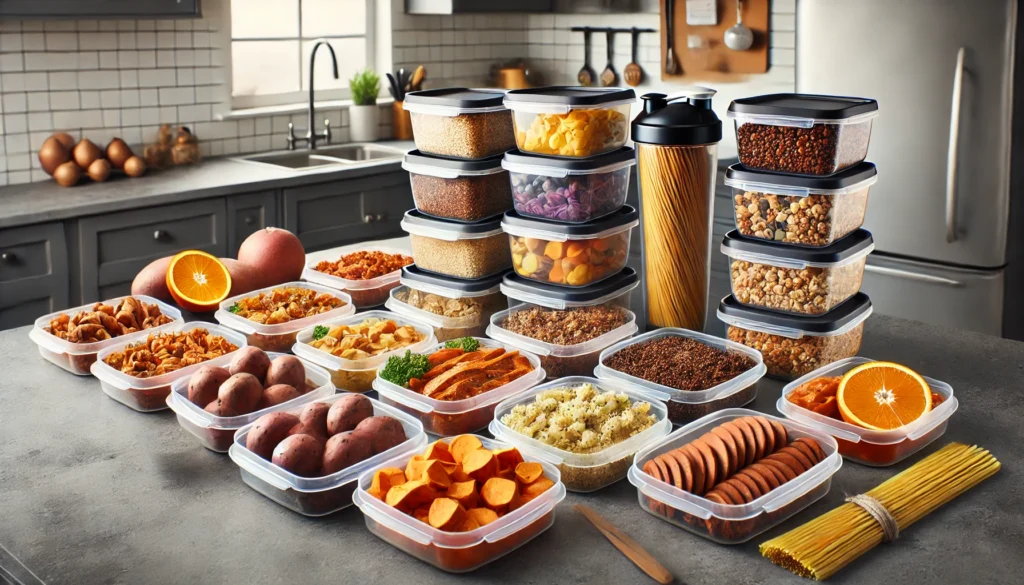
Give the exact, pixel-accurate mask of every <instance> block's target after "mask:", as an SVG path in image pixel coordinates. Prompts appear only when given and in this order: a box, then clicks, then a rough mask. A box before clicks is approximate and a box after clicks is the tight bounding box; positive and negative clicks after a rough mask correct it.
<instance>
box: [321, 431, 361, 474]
mask: <svg viewBox="0 0 1024 585" xmlns="http://www.w3.org/2000/svg"><path fill="white" fill-rule="evenodd" d="M372 455H373V446H372V445H371V442H370V440H369V438H368V437H366V436H364V435H360V434H356V433H354V432H352V431H346V432H344V433H338V434H337V435H334V436H333V437H331V438H330V439H327V446H326V447H324V462H323V469H322V471H323V474H324V475H330V474H332V473H334V472H336V471H341V470H342V469H345V468H346V467H348V466H350V465H355V464H356V463H359V462H360V461H362V460H363V459H367V458H369V457H370V456H372Z"/></svg>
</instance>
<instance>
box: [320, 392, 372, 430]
mask: <svg viewBox="0 0 1024 585" xmlns="http://www.w3.org/2000/svg"><path fill="white" fill-rule="evenodd" d="M371 416H373V403H371V402H370V399H369V398H367V397H365V396H363V395H362V394H346V395H345V396H342V397H341V398H339V399H338V401H337V402H335V403H334V404H333V405H332V406H331V408H330V410H329V411H328V413H327V434H328V435H336V434H338V433H343V432H345V431H351V430H355V428H356V426H358V425H359V423H361V422H363V421H364V420H366V419H367V418H369V417H371Z"/></svg>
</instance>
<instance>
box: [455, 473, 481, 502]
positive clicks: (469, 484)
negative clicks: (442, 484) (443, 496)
mask: <svg viewBox="0 0 1024 585" xmlns="http://www.w3.org/2000/svg"><path fill="white" fill-rule="evenodd" d="M448 497H449V498H451V499H453V500H455V501H457V502H458V503H460V504H462V506H463V507H464V508H473V507H476V503H477V501H479V497H478V494H477V493H476V480H473V479H471V480H469V481H453V482H452V483H451V484H450V485H449V486H448Z"/></svg>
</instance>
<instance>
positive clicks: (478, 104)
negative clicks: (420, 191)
mask: <svg viewBox="0 0 1024 585" xmlns="http://www.w3.org/2000/svg"><path fill="white" fill-rule="evenodd" d="M504 97H505V92H503V91H500V90H484V89H467V88H465V87H449V88H445V89H428V90H424V91H414V92H410V93H409V94H407V95H406V96H405V101H404V107H405V109H406V110H407V111H408V112H409V117H410V119H411V120H412V135H413V139H414V140H415V141H416V148H418V149H419V150H421V151H422V152H425V153H428V154H438V155H441V156H450V157H453V158H467V159H479V158H487V157H489V156H494V155H497V154H501V153H503V152H505V151H506V150H509V149H510V148H513V147H515V145H516V140H515V134H514V133H513V131H512V116H511V114H510V113H509V111H508V110H507V109H506V108H505V106H504V105H502V99H503V98H504Z"/></svg>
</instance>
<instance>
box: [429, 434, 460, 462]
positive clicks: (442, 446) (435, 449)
mask: <svg viewBox="0 0 1024 585" xmlns="http://www.w3.org/2000/svg"><path fill="white" fill-rule="evenodd" d="M423 458H424V459H437V460H438V461H444V462H446V463H455V459H454V458H453V457H452V454H451V451H450V450H449V447H448V443H445V442H444V441H443V440H441V439H438V440H437V441H434V442H433V443H431V444H429V445H427V450H426V451H424V452H423Z"/></svg>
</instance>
